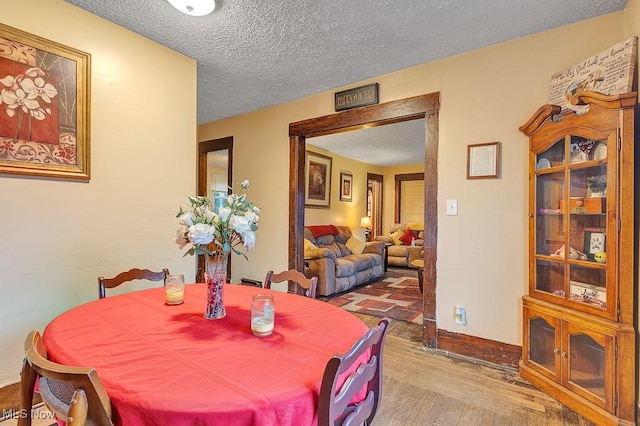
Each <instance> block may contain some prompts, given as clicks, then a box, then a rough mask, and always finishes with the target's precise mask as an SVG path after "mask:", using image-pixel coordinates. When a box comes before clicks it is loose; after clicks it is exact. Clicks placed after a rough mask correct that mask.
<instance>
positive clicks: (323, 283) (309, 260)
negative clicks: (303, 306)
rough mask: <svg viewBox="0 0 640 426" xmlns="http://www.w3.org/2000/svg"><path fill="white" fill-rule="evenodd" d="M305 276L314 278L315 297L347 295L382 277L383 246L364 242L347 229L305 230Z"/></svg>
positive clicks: (327, 227)
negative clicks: (362, 285) (359, 286)
mask: <svg viewBox="0 0 640 426" xmlns="http://www.w3.org/2000/svg"><path fill="white" fill-rule="evenodd" d="M304 238H305V243H304V244H305V249H304V259H305V275H306V276H307V277H318V288H317V291H316V294H318V295H320V296H329V295H331V294H334V293H340V292H343V291H347V290H349V289H351V288H353V287H355V286H357V285H360V284H365V283H367V282H369V281H372V280H374V279H376V278H379V277H381V276H383V275H384V243H381V242H375V241H372V242H364V241H362V240H360V239H358V238H356V237H354V236H353V233H352V231H351V228H350V227H348V226H334V225H320V226H305V228H304Z"/></svg>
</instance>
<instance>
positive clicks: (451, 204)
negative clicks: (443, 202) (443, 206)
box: [447, 200, 458, 216]
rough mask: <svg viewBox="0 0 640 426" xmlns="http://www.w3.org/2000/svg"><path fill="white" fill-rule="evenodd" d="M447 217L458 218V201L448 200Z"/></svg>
mask: <svg viewBox="0 0 640 426" xmlns="http://www.w3.org/2000/svg"><path fill="white" fill-rule="evenodd" d="M447 216H458V200H447Z"/></svg>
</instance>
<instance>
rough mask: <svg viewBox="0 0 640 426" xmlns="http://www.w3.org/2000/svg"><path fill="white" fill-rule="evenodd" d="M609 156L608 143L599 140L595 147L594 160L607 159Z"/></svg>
mask: <svg viewBox="0 0 640 426" xmlns="http://www.w3.org/2000/svg"><path fill="white" fill-rule="evenodd" d="M606 158H607V143H606V142H598V143H597V144H596V146H595V148H594V149H593V159H594V160H606Z"/></svg>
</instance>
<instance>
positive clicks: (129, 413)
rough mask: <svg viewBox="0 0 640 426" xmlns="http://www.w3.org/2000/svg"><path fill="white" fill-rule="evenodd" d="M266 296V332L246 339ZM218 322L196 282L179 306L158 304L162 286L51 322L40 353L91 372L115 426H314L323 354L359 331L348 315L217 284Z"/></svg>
mask: <svg viewBox="0 0 640 426" xmlns="http://www.w3.org/2000/svg"><path fill="white" fill-rule="evenodd" d="M259 292H270V293H272V294H274V296H275V308H276V323H275V324H276V325H275V331H274V333H273V334H272V335H271V336H268V337H262V338H259V337H255V336H253V334H251V328H250V308H251V299H252V297H253V295H254V294H256V293H259ZM225 305H226V308H227V317H226V318H223V319H220V320H212V321H209V320H205V319H204V318H203V317H202V314H203V312H204V306H205V286H204V284H188V285H187V286H186V294H185V303H184V304H182V305H175V306H168V305H165V304H164V291H163V289H162V288H157V289H151V290H144V291H138V292H132V293H127V294H123V295H118V296H109V297H107V298H105V299H100V300H96V301H94V302H90V303H87V304H84V305H81V306H78V307H76V308H74V309H72V310H70V311H68V312H65V313H64V314H62V315H60V316H59V317H57V318H56V319H54V320H53V321H52V322H51V323H50V324H49V325H48V326H47V327H46V329H45V331H44V334H43V339H44V341H45V344H46V345H47V348H48V350H49V357H50V358H51V359H52V360H53V361H56V362H59V363H61V364H68V365H78V366H91V367H95V368H96V369H97V371H98V375H99V376H100V379H101V380H102V382H103V384H104V386H105V388H106V390H107V393H108V394H109V397H110V398H111V403H112V406H113V408H114V411H115V412H116V414H117V420H118V424H121V425H124V426H137V425H154V426H158V425H172V426H178V425H203V424H207V425H307V424H314V423H316V420H317V419H316V417H317V416H316V409H317V400H318V392H319V389H320V383H321V379H322V373H323V371H324V368H325V365H326V363H327V361H328V360H329V358H330V357H331V356H333V355H334V354H336V353H343V352H345V351H346V350H348V349H349V347H351V345H352V344H353V343H354V342H355V341H356V340H357V338H358V337H360V336H361V335H363V334H364V333H365V332H366V330H367V326H366V325H365V324H364V323H363V322H362V321H361V320H360V319H358V318H357V317H355V316H354V315H352V314H350V313H348V312H346V311H343V310H341V309H339V308H336V307H334V306H332V305H329V304H326V303H323V302H319V301H316V300H312V299H309V298H306V297H302V296H296V295H291V294H285V293H280V292H275V291H270V290H265V289H260V288H255V287H249V286H242V285H226V286H225Z"/></svg>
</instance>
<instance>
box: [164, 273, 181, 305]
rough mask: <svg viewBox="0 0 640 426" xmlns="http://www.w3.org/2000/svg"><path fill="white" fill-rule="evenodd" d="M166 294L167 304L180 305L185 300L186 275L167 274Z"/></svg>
mask: <svg viewBox="0 0 640 426" xmlns="http://www.w3.org/2000/svg"><path fill="white" fill-rule="evenodd" d="M164 295H165V301H166V302H167V305H179V304H181V303H182V302H184V275H182V274H170V275H167V278H166V280H165V283H164Z"/></svg>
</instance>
